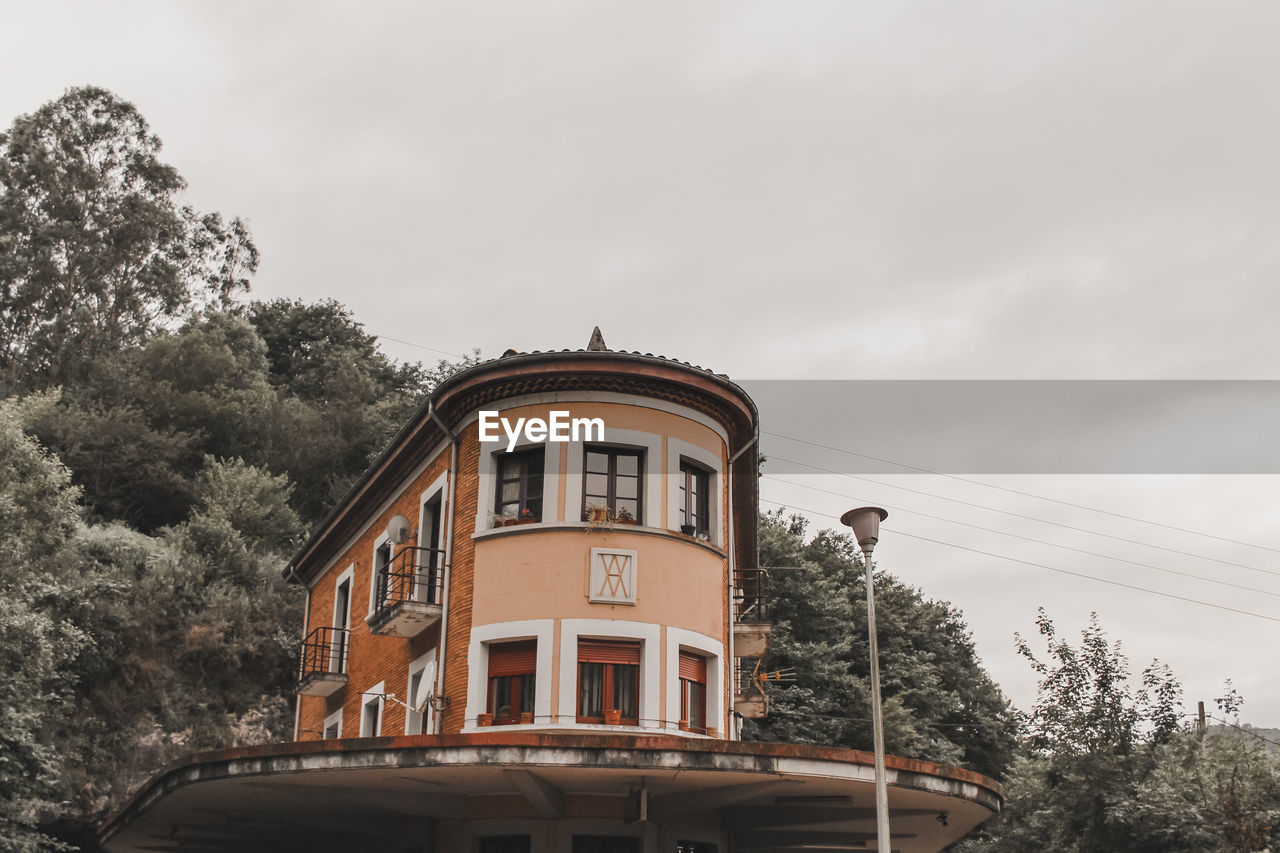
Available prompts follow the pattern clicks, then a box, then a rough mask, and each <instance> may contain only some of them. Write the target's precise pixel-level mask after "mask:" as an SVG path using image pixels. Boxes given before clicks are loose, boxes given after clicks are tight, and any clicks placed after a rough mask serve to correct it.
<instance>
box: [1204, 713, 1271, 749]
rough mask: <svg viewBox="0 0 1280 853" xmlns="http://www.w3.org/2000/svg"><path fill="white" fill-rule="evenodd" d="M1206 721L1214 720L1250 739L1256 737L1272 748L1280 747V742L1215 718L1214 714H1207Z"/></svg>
mask: <svg viewBox="0 0 1280 853" xmlns="http://www.w3.org/2000/svg"><path fill="white" fill-rule="evenodd" d="M1205 719H1206V720H1213V721H1215V722H1218V723H1221V724H1222V725H1224V726H1230V727H1231V728H1233V729H1235V730H1236V731H1238V732H1242V733H1244V734H1247V735H1248V736H1249V737H1256V738H1257V739H1258V740H1260V741H1262V742H1263V743H1269V744H1271V745H1272V746H1280V740H1272V739H1271V738H1269V737H1263V736H1262V735H1260V734H1258V733H1257V732H1254V731H1250V730H1249V729H1246V728H1244V727H1243V726H1238V725H1236V724H1235V723H1230V722H1227V721H1226V720H1224V719H1222V718H1221V717H1215V716H1213V715H1212V714H1205Z"/></svg>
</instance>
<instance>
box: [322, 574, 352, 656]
mask: <svg viewBox="0 0 1280 853" xmlns="http://www.w3.org/2000/svg"><path fill="white" fill-rule="evenodd" d="M355 575H356V567H355V564H354V563H353V564H351V565H350V566H347V568H346V570H345V571H344V572H343V573H342V574H340V575H338V578H337V580H335V581H334V582H333V620H332V621H331V622H330V623H329V624H330V625H332V626H333V627H334V628H337V629H339V630H341V631H346V633H345V634H342V633H339V634H337V637H339V638H340V639H339V640H338V641H337V642H335V643H334V644H333V646H332V648H330V650H329V671H330V672H336V673H345V672H346V671H347V665H348V664H349V663H350V662H351V599H352V598H354V597H355V596H354V593H355ZM344 584H345V585H346V587H347V593H346V606H345V607H344V608H341V610H342V612H341V614H339V612H338V611H339V609H340V608H339V607H338V592H339V591H340V590H341V589H342V587H343V585H344ZM339 616H341V619H339ZM339 664H340V665H339Z"/></svg>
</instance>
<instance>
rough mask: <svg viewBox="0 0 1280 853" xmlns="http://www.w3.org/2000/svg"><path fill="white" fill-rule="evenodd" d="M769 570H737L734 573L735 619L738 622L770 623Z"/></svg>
mask: <svg viewBox="0 0 1280 853" xmlns="http://www.w3.org/2000/svg"><path fill="white" fill-rule="evenodd" d="M770 615H771V608H770V603H769V570H768V569H735V570H734V572H733V618H734V621H736V622H768V621H769V617H770Z"/></svg>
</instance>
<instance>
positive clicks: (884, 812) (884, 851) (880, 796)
mask: <svg viewBox="0 0 1280 853" xmlns="http://www.w3.org/2000/svg"><path fill="white" fill-rule="evenodd" d="M888 517H889V513H887V512H885V511H884V510H882V509H880V507H878V506H862V507H858V508H857V509H851V510H849V511H848V512H846V513H845V514H844V515H842V516H840V523H841V524H844V525H846V526H848V527H852V528H853V536H854V538H855V539H857V540H858V546H859V547H860V548H862V564H863V566H865V567H866V574H867V632H868V634H870V637H871V729H872V736H873V738H874V742H875V750H876V842H877V845H878V849H879V853H890V839H889V783H888V780H886V778H885V771H884V720H883V719H882V717H881V713H880V649H879V645H878V644H877V642H876V593H875V586H874V584H873V583H872V581H871V552H872V550H874V549H875V547H876V542H878V541H879V539H880V522H882V521H884V520H885V519H886V518H888Z"/></svg>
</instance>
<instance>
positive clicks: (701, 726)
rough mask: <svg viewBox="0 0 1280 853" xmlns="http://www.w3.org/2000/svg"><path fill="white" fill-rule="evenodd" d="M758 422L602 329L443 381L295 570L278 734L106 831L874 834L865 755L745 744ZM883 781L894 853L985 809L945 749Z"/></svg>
mask: <svg viewBox="0 0 1280 853" xmlns="http://www.w3.org/2000/svg"><path fill="white" fill-rule="evenodd" d="M504 419H505V424H506V425H505V426H503V425H502V424H503V421H504ZM521 419H524V420H521ZM600 430H602V431H603V432H600ZM757 437H758V419H757V412H756V409H755V405H754V403H753V402H752V401H751V399H750V398H749V397H748V396H747V394H746V393H745V392H744V391H743V390H742V389H741V388H739V387H738V386H737V385H735V384H733V383H732V382H731V381H729V380H728V379H727V378H726V377H724V376H719V375H716V374H714V373H711V372H709V371H706V370H703V369H701V368H697V367H693V366H691V365H688V364H684V363H681V362H676V361H672V360H669V359H665V358H660V357H656V356H652V355H647V354H646V355H641V354H638V353H623V352H613V351H609V350H607V349H606V348H605V346H604V342H603V340H602V339H601V338H600V335H599V331H598V330H597V331H596V334H594V335H593V336H592V340H591V343H590V344H589V345H588V347H587V349H585V350H579V351H562V352H545V353H514V352H508V353H507V354H506V355H504V356H503V357H502V358H499V359H495V360H493V361H489V362H486V363H484V364H481V365H477V366H475V367H472V368H470V369H468V370H465V371H462V372H460V373H459V374H457V375H455V376H453V377H451V378H450V379H449V380H447V381H446V382H444V383H443V384H442V385H441V387H440V388H438V389H437V390H436V392H435V393H434V394H433V395H432V397H431V399H430V401H429V402H428V404H427V405H426V406H425V407H424V408H423V409H422V410H421V411H420V412H419V413H418V415H417V416H416V417H415V418H413V420H412V421H411V422H410V423H408V424H406V425H405V427H404V428H403V429H402V430H401V432H400V433H399V434H398V435H397V436H396V438H395V439H394V440H393V441H392V443H391V445H390V447H388V449H387V450H386V451H385V452H384V453H383V455H382V456H381V457H380V458H379V459H378V460H377V461H376V462H375V464H374V465H373V466H372V467H371V468H370V469H369V470H368V471H367V472H366V474H365V475H364V476H363V477H362V479H361V480H360V482H359V483H357V484H356V486H355V487H354V488H353V489H352V490H351V492H350V493H349V494H348V495H347V497H346V498H345V499H344V500H343V501H342V503H341V505H340V506H338V507H337V508H336V509H335V510H334V511H333V513H332V514H331V515H330V516H329V518H328V519H327V520H326V521H325V523H324V524H323V525H321V527H320V528H319V529H318V530H317V531H316V532H315V533H314V534H313V535H312V537H311V539H310V540H309V541H308V542H307V543H306V545H305V546H304V547H303V548H302V549H301V551H300V552H299V553H298V555H297V556H296V557H295V558H294V559H293V561H292V562H291V563H290V565H289V568H288V573H289V577H290V578H291V579H292V580H294V581H296V582H297V583H300V584H303V585H305V587H306V589H307V603H306V639H305V641H304V643H303V648H302V654H301V661H300V669H299V683H298V706H297V708H298V709H297V721H296V728H295V740H294V742H292V743H287V744H279V745H273V746H269V747H250V748H241V749H232V750H225V751H221V752H215V753H208V754H201V755H196V756H193V757H192V758H191V759H189V760H187V761H185V762H182V763H180V764H178V765H175V766H173V767H170V768H168V769H166V770H165V771H164V772H162V773H160V774H158V775H157V776H156V777H155V778H153V779H152V780H151V782H149V783H148V785H147V786H145V787H144V788H143V790H142V791H140V792H139V793H138V795H137V796H136V797H135V798H134V800H133V801H132V802H131V803H130V804H129V805H128V806H127V807H126V808H125V809H124V810H123V811H122V812H121V813H120V814H118V815H116V816H115V817H113V818H112V819H111V820H109V821H108V822H107V823H106V824H104V826H103V828H102V832H101V837H102V840H103V843H104V846H105V847H106V848H107V849H108V850H110V851H113V853H114V851H140V850H164V851H209V850H225V849H234V850H257V849H263V850H267V849H270V850H294V849H297V850H304V849H305V850H308V851H317V850H318V851H327V850H335V851H338V850H341V851H357V850H369V851H372V850H379V851H388V850H394V851H461V853H525V851H528V853H641V851H643V853H659V851H662V853H673V852H674V851H679V853H711V852H712V851H715V853H727V852H728V851H746V850H752V851H785V850H802V849H804V850H823V849H825V850H850V849H860V846H866V847H868V848H872V849H873V848H874V847H875V819H874V809H873V803H874V784H873V771H872V758H871V755H870V754H869V753H863V752H859V751H854V750H845V749H834V748H823V747H812V746H799V745H782V744H759V743H747V742H743V741H741V740H739V728H740V727H739V724H738V721H739V720H740V719H741V717H742V716H744V715H745V716H755V715H760V714H763V713H764V712H765V710H766V704H767V703H766V701H765V696H764V695H763V693H762V692H761V690H760V688H759V686H758V685H757V684H756V682H755V681H754V680H753V679H752V677H751V675H752V672H753V669H754V665H755V663H756V660H755V659H756V658H758V657H759V656H761V655H762V654H763V652H764V649H765V647H766V645H767V642H768V634H769V626H768V622H767V616H768V610H767V605H768V601H767V588H768V587H767V574H766V573H765V572H763V571H762V570H761V569H760V568H759V567H758V565H757V561H756V519H757V512H758V509H757V507H758V500H757V476H756V472H757V466H758V454H757ZM485 438H493V439H496V440H482V439H485ZM889 780H890V784H891V788H890V806H891V815H892V819H893V835H894V841H893V845H894V848H895V849H900V850H902V851H908V852H909V853H915V851H937V850H941V849H943V848H944V847H946V846H948V845H950V844H951V843H953V842H954V841H956V840H958V839H959V838H961V837H963V836H964V835H965V834H967V833H968V832H970V831H971V830H972V829H973V828H974V827H976V826H977V825H979V824H980V823H982V822H983V821H985V820H986V819H988V818H989V817H991V816H992V815H993V814H994V813H995V812H996V811H997V810H998V809H999V806H1000V788H999V786H998V785H997V784H996V783H995V782H993V781H991V780H990V779H987V778H985V777H983V776H981V775H979V774H976V773H972V772H968V771H965V770H961V769H957V768H948V767H942V766H939V765H935V764H931V763H928V762H921V761H911V760H906V759H899V758H895V757H890V758H889Z"/></svg>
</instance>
